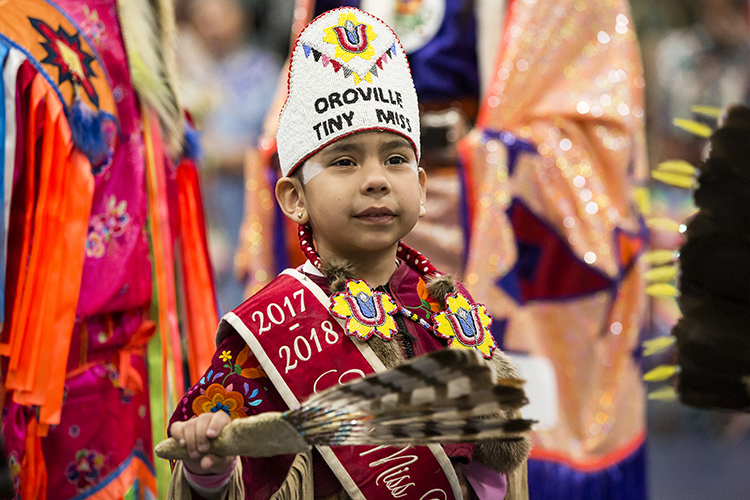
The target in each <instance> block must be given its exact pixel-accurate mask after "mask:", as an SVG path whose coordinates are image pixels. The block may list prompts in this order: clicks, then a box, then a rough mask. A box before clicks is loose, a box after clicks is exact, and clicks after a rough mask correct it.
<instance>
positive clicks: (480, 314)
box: [433, 292, 497, 358]
mask: <svg viewBox="0 0 750 500" xmlns="http://www.w3.org/2000/svg"><path fill="white" fill-rule="evenodd" d="M433 321H434V322H435V326H434V328H433V331H434V332H435V334H436V335H437V336H438V337H442V338H444V339H448V347H450V348H452V349H477V350H479V352H481V353H482V355H484V357H485V358H490V357H492V351H494V350H495V349H497V344H496V343H495V339H494V338H493V337H492V334H491V333H490V330H489V328H490V325H491V324H492V318H491V317H490V316H489V315H488V314H487V310H486V308H485V306H484V305H482V304H473V303H471V302H469V300H468V299H467V298H466V297H465V296H464V295H463V294H461V292H455V293H451V294H449V295H448V296H447V297H446V298H445V311H443V312H439V313H436V314H435V316H433Z"/></svg>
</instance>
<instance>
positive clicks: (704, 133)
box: [672, 118, 713, 139]
mask: <svg viewBox="0 0 750 500" xmlns="http://www.w3.org/2000/svg"><path fill="white" fill-rule="evenodd" d="M672 125H674V126H675V127H677V128H680V129H682V130H684V131H685V132H689V133H691V134H693V135H697V136H698V137H703V138H705V139H708V138H709V137H711V134H712V133H713V129H712V128H711V127H709V126H708V125H706V124H704V123H700V122H697V121H695V120H685V119H684V118H675V119H674V120H672Z"/></svg>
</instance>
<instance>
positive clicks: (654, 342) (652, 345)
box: [643, 335, 677, 356]
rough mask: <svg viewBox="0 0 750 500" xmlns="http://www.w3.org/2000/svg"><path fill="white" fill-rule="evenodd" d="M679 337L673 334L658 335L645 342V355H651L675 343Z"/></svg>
mask: <svg viewBox="0 0 750 500" xmlns="http://www.w3.org/2000/svg"><path fill="white" fill-rule="evenodd" d="M676 341H677V339H676V338H675V337H673V336H671V335H665V336H663V337H656V338H655V339H650V340H646V341H644V342H643V355H644V356H651V355H653V354H656V353H658V352H661V351H663V350H664V349H667V348H669V347H671V346H672V345H674V343H675V342H676Z"/></svg>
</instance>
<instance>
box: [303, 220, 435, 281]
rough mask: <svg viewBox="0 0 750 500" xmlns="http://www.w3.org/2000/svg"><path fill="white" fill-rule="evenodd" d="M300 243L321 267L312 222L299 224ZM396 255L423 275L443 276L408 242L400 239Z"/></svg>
mask: <svg viewBox="0 0 750 500" xmlns="http://www.w3.org/2000/svg"><path fill="white" fill-rule="evenodd" d="M299 243H300V248H302V253H303V254H305V257H307V259H308V260H309V261H310V262H312V264H313V265H314V266H315V267H317V268H318V269H320V267H321V265H322V262H321V260H320V256H319V255H318V252H317V251H316V250H315V247H314V246H313V237H312V228H311V227H310V224H300V225H299ZM396 257H398V258H399V259H401V260H402V261H404V262H406V264H407V265H408V266H409V267H411V268H412V269H414V270H415V271H417V272H418V273H419V274H421V275H422V276H442V273H441V272H440V271H438V270H437V268H436V267H435V266H433V265H432V262H430V261H429V260H428V259H427V257H425V256H424V255H422V254H421V253H419V252H418V251H416V250H414V249H413V248H411V247H410V246H409V245H407V244H406V243H404V242H402V241H400V242H399V243H398V251H397V252H396Z"/></svg>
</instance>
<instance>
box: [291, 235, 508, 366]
mask: <svg viewBox="0 0 750 500" xmlns="http://www.w3.org/2000/svg"><path fill="white" fill-rule="evenodd" d="M298 234H299V241H300V247H301V248H302V252H303V253H304V255H305V257H307V259H308V260H309V261H310V262H311V263H312V264H313V265H314V266H315V267H316V268H317V269H318V270H321V268H322V265H323V263H322V261H321V259H320V255H318V252H317V251H316V250H315V247H314V246H313V236H312V229H311V227H310V225H309V224H304V225H303V224H300V225H299V233H298ZM396 257H398V258H399V259H401V261H402V262H405V263H406V265H408V266H409V267H411V268H412V269H414V270H415V271H416V272H417V273H419V275H420V276H422V277H423V278H424V279H425V282H426V281H427V280H428V279H430V278H437V277H440V276H442V275H443V274H442V273H441V272H440V271H438V270H437V269H436V268H435V266H434V265H432V262H430V261H429V259H427V257H425V256H424V255H422V254H421V253H420V252H418V251H416V250H414V249H413V248H411V247H409V246H408V245H407V244H405V243H404V242H399V243H398V249H397V251H396ZM344 288H345V291H343V292H340V293H335V294H333V295H331V305H330V307H329V310H330V312H331V314H333V315H334V316H336V317H339V318H341V319H344V320H346V324H345V330H346V333H347V334H348V335H350V336H356V337H357V338H358V339H360V340H363V341H364V340H367V339H369V338H370V337H371V336H372V335H377V336H379V337H381V338H383V339H385V340H390V339H391V338H392V337H393V335H394V334H395V333H396V332H398V325H397V324H396V321H394V315H395V314H400V315H401V316H404V317H406V318H408V319H410V320H411V321H414V322H415V323H417V324H419V325H420V326H422V327H423V328H424V329H426V330H427V331H428V332H431V333H433V334H434V335H436V336H438V337H440V338H443V339H447V340H448V346H449V347H451V348H463V349H477V350H479V351H480V352H481V353H482V354H483V355H484V357H486V358H489V357H491V356H492V351H494V350H495V349H496V348H497V344H496V343H495V340H494V339H493V338H492V334H491V333H490V331H489V327H490V325H491V324H492V318H491V317H490V316H489V315H488V314H487V312H486V308H485V306H484V305H482V304H474V303H472V302H470V301H469V300H468V299H467V298H466V297H465V296H464V295H463V294H462V293H461V292H460V291H454V292H453V293H450V294H448V295H447V296H446V298H445V304H444V307H445V311H443V312H440V313H436V314H435V315H434V316H433V317H432V320H433V322H432V323H430V322H428V321H425V320H424V319H422V318H420V317H419V316H418V315H417V314H416V313H413V312H411V311H409V310H407V309H406V308H404V307H400V306H398V305H397V304H396V302H395V301H394V300H393V298H391V296H390V295H389V294H388V293H387V292H385V291H382V292H381V291H376V290H373V289H372V288H371V287H370V286H369V285H368V284H367V283H366V282H365V281H364V280H355V279H350V280H348V281H347V282H346V285H345V287H344Z"/></svg>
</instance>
